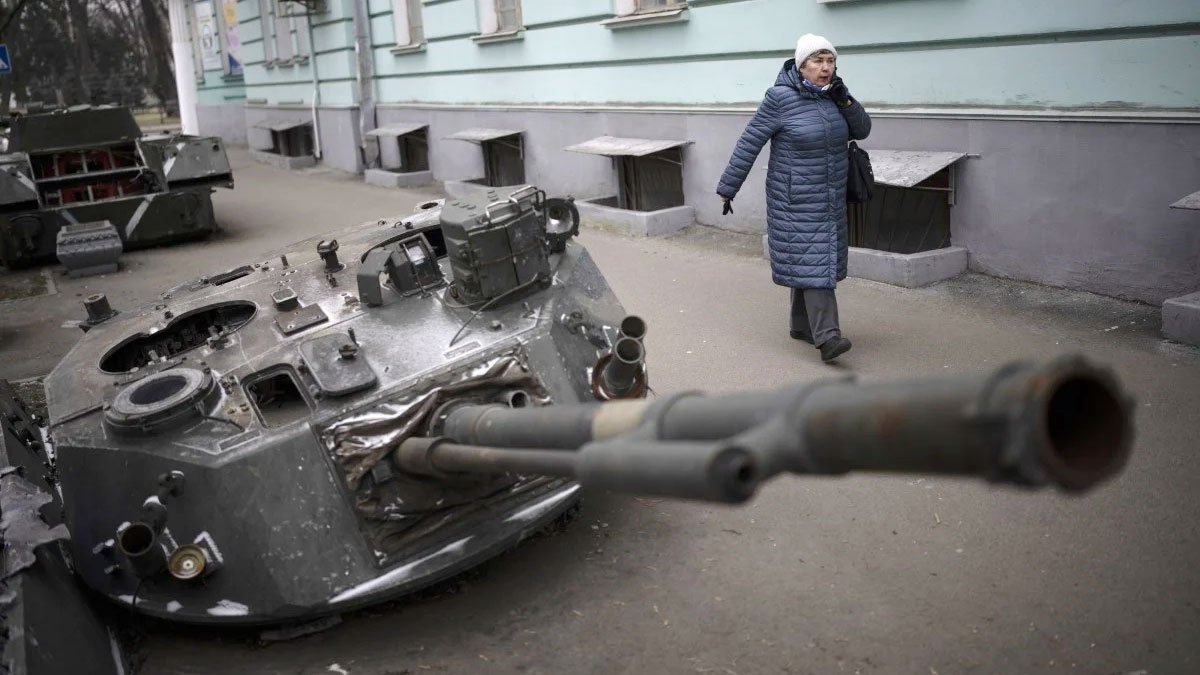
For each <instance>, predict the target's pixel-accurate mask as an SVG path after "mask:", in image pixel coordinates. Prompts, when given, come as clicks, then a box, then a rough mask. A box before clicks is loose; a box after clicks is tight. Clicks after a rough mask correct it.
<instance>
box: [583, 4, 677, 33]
mask: <svg viewBox="0 0 1200 675" xmlns="http://www.w3.org/2000/svg"><path fill="white" fill-rule="evenodd" d="M687 8H688V4H687V2H686V1H685V0H613V13H614V14H616V16H614V17H613V18H611V19H605V20H604V21H601V22H600V23H601V25H603V26H604V27H606V28H614V29H616V28H628V27H632V26H646V25H651V24H659V23H676V22H681V21H687V18H688V15H687Z"/></svg>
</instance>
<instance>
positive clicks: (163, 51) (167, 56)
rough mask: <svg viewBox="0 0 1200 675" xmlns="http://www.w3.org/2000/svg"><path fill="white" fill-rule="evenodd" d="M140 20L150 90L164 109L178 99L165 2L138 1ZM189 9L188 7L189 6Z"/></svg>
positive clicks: (152, 0)
mask: <svg viewBox="0 0 1200 675" xmlns="http://www.w3.org/2000/svg"><path fill="white" fill-rule="evenodd" d="M140 1H141V6H142V20H143V22H144V24H143V25H144V26H145V30H146V51H147V56H148V57H149V58H148V62H149V66H150V67H149V72H150V74H151V76H150V77H151V79H150V89H151V91H153V92H154V95H155V96H156V97H157V98H158V104H159V106H160V107H161V108H162V109H164V110H165V109H166V103H167V101H168V100H171V99H174V98H178V94H177V93H176V91H175V72H174V70H172V68H171V67H172V65H174V64H173V63H172V61H173V59H174V56H173V54H172V52H171V38H170V36H169V35H168V30H167V22H166V21H165V20H164V17H165V16H166V11H167V8H166V2H165V0H140ZM189 7H190V6H189Z"/></svg>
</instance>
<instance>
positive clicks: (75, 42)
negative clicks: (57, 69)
mask: <svg viewBox="0 0 1200 675" xmlns="http://www.w3.org/2000/svg"><path fill="white" fill-rule="evenodd" d="M67 21H68V26H69V30H70V33H69V35H70V37H71V44H72V46H73V47H74V48H75V62H74V71H75V80H76V82H77V84H78V87H79V96H78V98H79V100H80V101H82V102H84V103H91V102H92V87H91V82H90V81H89V76H90V75H91V69H92V50H91V45H90V44H89V41H88V37H89V35H88V23H89V21H88V0H67Z"/></svg>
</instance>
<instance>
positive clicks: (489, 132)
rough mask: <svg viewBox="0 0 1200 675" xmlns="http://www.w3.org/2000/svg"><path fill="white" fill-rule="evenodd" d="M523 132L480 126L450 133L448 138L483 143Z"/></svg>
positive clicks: (518, 135)
mask: <svg viewBox="0 0 1200 675" xmlns="http://www.w3.org/2000/svg"><path fill="white" fill-rule="evenodd" d="M520 135H521V132H520V131H516V130H514V129H484V128H480V127H476V128H472V129H463V130H462V131H459V132H456V133H453V134H450V135H449V136H447V137H446V138H449V139H452V140H456V141H471V142H472V143H482V142H484V141H495V140H498V139H501V138H507V137H509V136H517V137H520Z"/></svg>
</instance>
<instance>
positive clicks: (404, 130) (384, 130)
mask: <svg viewBox="0 0 1200 675" xmlns="http://www.w3.org/2000/svg"><path fill="white" fill-rule="evenodd" d="M428 127H429V125H428V124H425V123H423V122H413V123H404V124H386V125H384V126H382V127H379V128H377V129H372V130H370V131H368V132H367V135H368V136H374V137H376V138H397V137H400V136H404V135H407V134H411V133H412V132H414V131H417V130H419V129H425V128H428Z"/></svg>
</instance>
